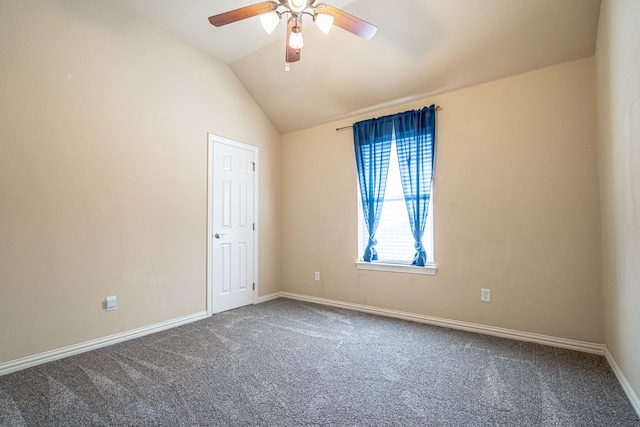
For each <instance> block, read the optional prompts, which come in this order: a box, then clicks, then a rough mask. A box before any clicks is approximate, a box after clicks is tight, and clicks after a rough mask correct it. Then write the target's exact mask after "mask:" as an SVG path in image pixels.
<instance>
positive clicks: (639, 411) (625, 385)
mask: <svg viewBox="0 0 640 427" xmlns="http://www.w3.org/2000/svg"><path fill="white" fill-rule="evenodd" d="M604 356H605V357H606V358H607V361H608V362H609V365H610V366H611V369H613V372H614V373H615V374H616V377H618V382H620V385H621V386H622V389H623V390H624V392H625V393H626V394H627V397H628V398H629V402H631V406H633V409H634V410H635V411H636V415H637V416H638V418H640V399H639V398H638V395H637V394H636V393H635V391H634V390H633V388H631V384H629V382H628V381H627V379H626V378H625V377H624V374H623V373H622V371H621V370H620V367H619V366H618V364H617V363H616V360H615V359H614V358H613V356H612V355H611V353H609V349H608V348H607V347H606V346H605V348H604Z"/></svg>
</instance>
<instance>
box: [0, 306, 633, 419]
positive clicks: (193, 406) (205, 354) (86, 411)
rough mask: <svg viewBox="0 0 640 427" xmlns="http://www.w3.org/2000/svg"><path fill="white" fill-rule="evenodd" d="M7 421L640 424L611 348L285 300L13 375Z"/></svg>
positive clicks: (0, 393) (0, 400) (1, 407)
mask: <svg viewBox="0 0 640 427" xmlns="http://www.w3.org/2000/svg"><path fill="white" fill-rule="evenodd" d="M0 425H2V426H607V427H610V426H640V420H638V418H637V417H636V415H635V413H634V411H633V408H632V406H631V404H630V403H629V401H628V400H627V398H626V396H625V394H624V392H623V390H622V388H621V386H620V385H619V383H618V382H617V380H616V378H615V375H614V374H613V372H612V371H611V369H610V368H609V366H608V364H607V362H606V360H605V358H604V357H602V356H597V355H592V354H585V353H580V352H575V351H570V350H563V349H558V348H553V347H547V346H543V345H538V344H534V343H526V342H520V341H512V340H508V339H503V338H496V337H491V336H485V335H478V334H474V333H469V332H464V331H457V330H453V329H446V328H441V327H435V326H429V325H423V324H417V323H412V322H407V321H402V320H397V319H389V318H384V317H378V316H374V315H369V314H364V313H357V312H351V311H348V310H342V309H337V308H332V307H326V306H321V305H315V304H310V303H304V302H299V301H293V300H287V299H278V300H275V301H270V302H266V303H263V304H258V305H254V306H248V307H244V308H240V309H237V310H232V311H228V312H225V313H220V314H217V315H215V316H212V317H210V318H208V319H205V320H201V321H198V322H195V323H192V324H188V325H184V326H180V327H177V328H173V329H170V330H167V331H163V332H159V333H156V334H152V335H148V336H145V337H142V338H138V339H135V340H131V341H127V342H124V343H120V344H116V345H112V346H110V347H105V348H102V349H99V350H95V351H91V352H87V353H83V354H80V355H77V356H72V357H68V358H65V359H62V360H58V361H55V362H51V363H47V364H43V365H39V366H36V367H33V368H29V369H25V370H22V371H19V372H15V373H12V374H9V375H5V376H2V377H0Z"/></svg>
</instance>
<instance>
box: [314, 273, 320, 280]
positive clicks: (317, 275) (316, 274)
mask: <svg viewBox="0 0 640 427" xmlns="http://www.w3.org/2000/svg"><path fill="white" fill-rule="evenodd" d="M313 278H314V280H315V281H316V282H319V281H320V272H319V271H316V272H315V274H314V275H313Z"/></svg>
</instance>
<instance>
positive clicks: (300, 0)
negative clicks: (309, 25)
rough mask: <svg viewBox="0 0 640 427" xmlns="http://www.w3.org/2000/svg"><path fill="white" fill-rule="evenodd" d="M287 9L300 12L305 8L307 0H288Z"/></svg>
mask: <svg viewBox="0 0 640 427" xmlns="http://www.w3.org/2000/svg"><path fill="white" fill-rule="evenodd" d="M288 3H289V9H291V11H292V12H294V13H300V12H302V11H303V10H305V9H306V8H307V0H289V1H288Z"/></svg>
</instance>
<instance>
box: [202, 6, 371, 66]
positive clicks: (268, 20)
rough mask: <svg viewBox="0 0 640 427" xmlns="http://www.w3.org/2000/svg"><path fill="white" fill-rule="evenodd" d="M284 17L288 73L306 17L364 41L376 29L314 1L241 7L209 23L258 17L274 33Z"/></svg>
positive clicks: (324, 27) (296, 58)
mask: <svg viewBox="0 0 640 427" xmlns="http://www.w3.org/2000/svg"><path fill="white" fill-rule="evenodd" d="M287 14H288V15H289V16H288V17H287V38H286V54H285V62H286V66H285V69H286V70H289V63H292V62H296V61H299V60H300V49H302V46H303V44H304V42H303V39H302V17H303V15H309V16H311V17H312V18H313V22H315V24H316V25H317V26H318V28H319V29H320V30H321V31H322V32H324V33H325V34H327V33H328V32H329V30H330V29H331V27H332V26H333V25H335V26H336V27H340V28H342V29H343V30H346V31H349V32H350V33H353V34H355V35H357V36H360V37H362V38H363V39H365V40H369V39H370V38H371V37H373V36H374V35H375V33H376V31H377V27H376V26H375V25H372V24H370V23H368V22H366V21H363V20H362V19H360V18H358V17H355V16H353V15H351V14H349V13H347V12H344V11H342V10H340V9H337V8H335V7H333V6H329V5H328V4H325V3H316V1H315V0H277V1H276V0H272V1H264V2H261V3H256V4H254V5H251V6H245V7H241V8H239V9H234V10H230V11H228V12H224V13H220V14H218V15H213V16H210V17H209V22H210V23H211V24H212V25H214V26H216V27H221V26H223V25H227V24H231V23H233V22H237V21H241V20H243V19H247V18H251V17H254V16H258V15H260V22H261V23H262V27H263V28H264V29H265V31H266V32H267V33H271V32H273V30H274V29H275V28H276V27H277V26H278V23H279V22H280V19H281V18H282V16H284V15H287Z"/></svg>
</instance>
